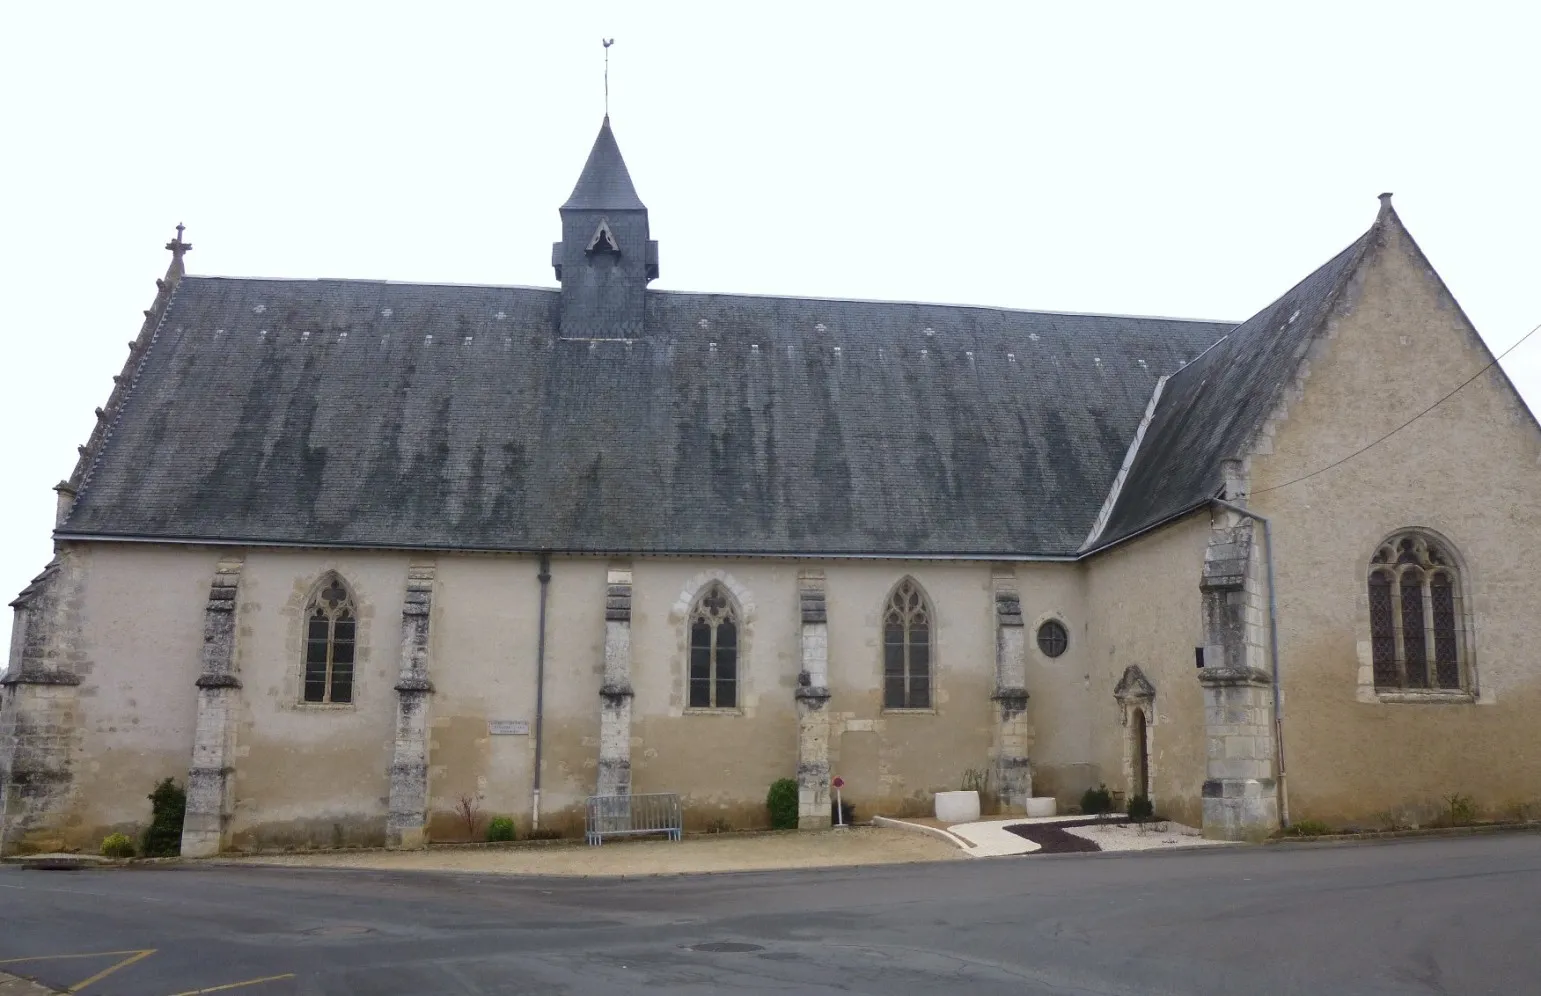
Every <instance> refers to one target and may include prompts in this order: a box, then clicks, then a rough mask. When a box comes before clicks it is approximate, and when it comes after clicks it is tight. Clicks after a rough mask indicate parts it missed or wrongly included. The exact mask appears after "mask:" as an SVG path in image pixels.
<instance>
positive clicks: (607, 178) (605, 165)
mask: <svg viewBox="0 0 1541 996" xmlns="http://www.w3.org/2000/svg"><path fill="white" fill-rule="evenodd" d="M562 210H563V211H646V210H647V206H646V205H645V204H643V203H642V200H641V198H639V197H638V196H637V188H636V187H633V186H632V185H631V174H630V173H628V172H626V160H624V159H622V158H621V147H620V146H619V145H617V144H615V133H614V132H613V131H611V130H610V115H608V114H606V115H605V121H604V123H603V124H602V125H600V126H599V137H598V138H596V139H594V148H593V149H591V150H590V151H589V160H588V162H586V163H584V164H583V172H582V173H581V174H580V175H579V177H578V185H577V186H576V187H573V193H572V196H571V197H569V198H567V203H566V204H563V205H562Z"/></svg>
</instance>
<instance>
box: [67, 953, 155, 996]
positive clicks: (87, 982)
mask: <svg viewBox="0 0 1541 996" xmlns="http://www.w3.org/2000/svg"><path fill="white" fill-rule="evenodd" d="M154 953H155V949H154V948H148V949H146V950H144V951H140V952H138V953H137V954H135V955H133V956H132V957H129V958H124V959H123V960H122V961H120V962H118V963H117V964H116V965H114V966H112V967H111V968H109V969H107V970H105V971H101V972H97V973H96V974H95V975H93V976H91V977H90V978H89V979H86V980H85V981H84V982H77V983H75V984H74V985H73V986H70V988H69V992H72V993H78V992H80V991H81V990H82V989H84V988H85V987H86V986H89V985H91V984H92V983H96V982H100V981H102V980H103V979H105V978H107V976H109V975H111V974H112V973H113V972H116V971H117V970H118V969H120V968H127V967H128V966H130V965H132V964H133V963H134V962H136V961H140V960H141V959H144V958H148V957H150V956H151V955H152V954H154ZM113 954H122V952H120V951H114V952H113Z"/></svg>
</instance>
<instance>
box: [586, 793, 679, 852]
mask: <svg viewBox="0 0 1541 996" xmlns="http://www.w3.org/2000/svg"><path fill="white" fill-rule="evenodd" d="M684 820H685V811H684V809H683V808H681V806H680V797H679V796H678V795H675V794H674V793H673V792H657V793H653V794H650V795H591V796H589V802H588V820H587V822H586V824H585V827H584V837H585V838H586V839H587V840H588V842H589V846H590V847H598V846H599V845H600V844H602V843H604V840H605V838H606V837H635V836H639V835H641V834H645V833H662V834H668V836H669V839H670V840H679V839H680V835H681V834H682V833H683V832H684Z"/></svg>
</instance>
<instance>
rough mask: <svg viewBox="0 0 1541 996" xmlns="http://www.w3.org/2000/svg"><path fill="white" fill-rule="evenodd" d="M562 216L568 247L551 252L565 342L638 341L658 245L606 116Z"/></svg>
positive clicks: (564, 243)
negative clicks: (650, 235)
mask: <svg viewBox="0 0 1541 996" xmlns="http://www.w3.org/2000/svg"><path fill="white" fill-rule="evenodd" d="M561 215H562V241H560V242H557V243H555V244H553V245H552V247H551V265H552V266H553V267H554V268H555V269H556V278H557V280H558V281H560V282H561V284H562V327H561V328H562V335H563V336H567V337H579V338H596V339H610V338H616V339H632V338H637V337H639V336H640V335H641V334H642V332H643V324H644V322H645V317H646V300H645V296H646V290H647V284H648V281H650V280H653V279H654V278H656V277H657V276H658V243H657V242H655V241H653V240H652V239H650V238H648V225H647V206H646V205H644V204H643V203H642V201H641V199H639V198H638V197H637V191H636V188H635V187H633V186H632V184H631V175H630V174H629V173H627V172H626V161H625V160H624V159H622V158H621V148H620V146H619V145H617V144H616V142H615V133H614V132H612V131H611V130H610V116H609V115H608V114H606V115H605V120H604V123H603V124H601V125H600V126H599V137H598V138H596V139H594V148H593V149H592V150H590V152H589V158H588V162H586V163H584V165H583V172H582V174H580V175H579V177H578V184H577V186H575V187H573V192H572V196H571V197H569V198H567V203H565V204H563V205H562V207H561Z"/></svg>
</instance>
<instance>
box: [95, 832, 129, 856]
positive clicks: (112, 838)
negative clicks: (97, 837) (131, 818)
mask: <svg viewBox="0 0 1541 996" xmlns="http://www.w3.org/2000/svg"><path fill="white" fill-rule="evenodd" d="M133 856H134V842H133V841H132V840H130V839H129V836H128V834H126V833H110V834H108V835H107V836H106V837H105V838H103V840H102V857H104V858H132V857H133Z"/></svg>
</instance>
